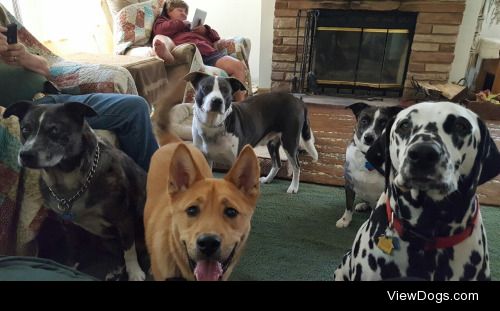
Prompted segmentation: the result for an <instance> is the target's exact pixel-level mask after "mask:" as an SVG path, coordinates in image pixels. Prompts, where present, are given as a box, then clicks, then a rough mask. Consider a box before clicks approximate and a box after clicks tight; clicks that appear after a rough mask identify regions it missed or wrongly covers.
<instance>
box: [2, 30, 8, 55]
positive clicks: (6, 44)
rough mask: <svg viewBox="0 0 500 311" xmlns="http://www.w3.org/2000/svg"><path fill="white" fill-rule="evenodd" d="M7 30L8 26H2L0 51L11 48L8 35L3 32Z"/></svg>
mask: <svg viewBox="0 0 500 311" xmlns="http://www.w3.org/2000/svg"><path fill="white" fill-rule="evenodd" d="M5 31H7V28H5V27H2V26H0V53H2V52H5V51H7V49H8V48H9V44H8V43H7V37H6V36H5V35H4V34H3V33H2V32H5Z"/></svg>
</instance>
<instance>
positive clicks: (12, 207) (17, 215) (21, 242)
mask: <svg viewBox="0 0 500 311" xmlns="http://www.w3.org/2000/svg"><path fill="white" fill-rule="evenodd" d="M4 110H5V109H4V108H3V107H0V148H1V149H0V177H1V178H0V255H25V256H28V255H35V253H36V246H35V245H34V243H33V240H34V238H35V236H36V233H37V232H38V230H39V229H40V226H41V223H42V221H43V220H44V219H45V216H46V211H45V209H43V208H42V202H43V201H42V195H41V193H40V188H39V178H40V174H39V172H38V171H35V170H30V169H23V168H21V167H20V166H19V164H18V163H17V153H18V150H19V147H20V146H21V142H20V137H19V135H20V131H19V122H18V121H17V118H16V117H10V118H8V119H4V118H3V117H2V115H3V111H4Z"/></svg>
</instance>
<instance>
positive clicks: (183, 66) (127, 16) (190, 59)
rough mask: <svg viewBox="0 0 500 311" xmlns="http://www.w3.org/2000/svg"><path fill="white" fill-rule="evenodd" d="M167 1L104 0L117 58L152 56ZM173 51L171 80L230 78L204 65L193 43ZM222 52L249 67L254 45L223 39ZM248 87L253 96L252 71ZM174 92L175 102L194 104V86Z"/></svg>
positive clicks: (233, 39) (242, 41) (168, 73)
mask: <svg viewBox="0 0 500 311" xmlns="http://www.w3.org/2000/svg"><path fill="white" fill-rule="evenodd" d="M164 1H165V0H149V1H140V0H101V7H102V9H103V12H104V15H105V17H106V20H107V23H108V26H109V27H110V30H111V32H112V33H113V41H114V42H113V46H114V52H115V54H117V55H129V56H141V57H151V56H152V55H153V53H152V49H151V31H152V27H153V23H154V20H155V19H156V17H157V16H158V15H160V13H161V10H162V8H163V3H164ZM172 46H173V49H172V50H171V53H172V55H173V56H174V59H175V61H174V63H173V64H169V65H166V70H167V75H168V77H169V78H170V77H173V78H174V79H178V78H179V77H182V76H184V75H185V74H187V73H189V72H193V71H202V72H207V73H210V74H214V75H220V76H227V74H226V73H225V72H224V71H223V70H221V69H219V68H215V67H211V66H206V65H204V64H203V60H202V57H201V54H200V53H199V51H198V49H197V48H196V46H195V45H193V44H181V45H179V46H175V45H174V44H173V43H172ZM216 47H217V48H218V49H221V50H222V49H226V50H227V52H228V54H229V55H231V56H233V57H235V58H237V59H239V60H240V61H242V62H244V63H245V65H246V67H247V68H249V65H248V59H249V55H250V49H251V44H250V40H249V39H248V38H243V37H236V38H230V39H226V40H220V41H219V42H217V43H216ZM244 82H245V85H246V87H247V89H248V93H249V95H251V94H252V86H251V76H250V71H249V70H248V71H247V74H246V79H245V81H244ZM180 90H181V91H180V92H177V93H174V94H173V96H174V97H175V99H171V100H173V101H174V102H178V103H181V102H183V103H186V102H193V101H194V100H193V94H194V92H193V90H192V88H191V86H190V84H186V85H185V87H184V88H180Z"/></svg>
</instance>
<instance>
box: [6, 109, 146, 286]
mask: <svg viewBox="0 0 500 311" xmlns="http://www.w3.org/2000/svg"><path fill="white" fill-rule="evenodd" d="M12 115H15V116H17V117H18V118H19V123H20V127H21V134H22V146H21V148H20V151H19V156H18V161H19V164H20V165H22V166H25V167H28V168H32V169H38V170H41V179H40V188H41V192H42V196H43V200H44V206H45V207H47V208H49V209H50V210H52V211H53V212H55V213H56V214H57V215H59V216H60V217H61V218H62V219H64V220H65V221H69V222H71V223H73V224H75V225H77V226H79V227H81V228H82V229H84V230H85V231H87V232H89V233H91V234H93V235H95V236H97V237H99V238H102V239H108V240H112V241H115V240H116V241H118V242H117V243H120V249H122V250H123V258H124V261H125V267H126V271H127V273H128V278H129V280H134V281H142V280H144V279H145V273H144V272H143V270H142V269H141V267H140V266H139V263H138V260H137V252H136V238H137V239H138V240H137V241H143V239H144V226H143V221H142V213H143V209H144V204H145V198H146V173H145V172H144V171H143V169H142V168H140V167H139V166H138V165H137V164H136V163H135V162H134V161H133V160H132V159H130V158H129V157H128V156H127V155H126V154H125V153H123V152H122V151H121V150H119V149H117V148H114V147H112V146H109V145H107V144H106V143H104V142H103V141H101V140H100V139H99V138H98V137H97V136H96V134H95V133H94V132H93V131H92V129H91V128H90V127H89V125H88V124H87V122H86V121H85V117H92V116H96V115H97V113H96V112H95V111H94V110H93V109H92V108H91V107H89V106H87V105H85V104H82V103H77V102H69V103H64V104H62V103H61V104H51V105H41V104H40V105H35V104H33V103H32V102H29V101H22V102H18V103H15V104H13V105H11V106H10V107H8V108H7V110H6V111H5V113H4V115H3V117H4V118H7V117H9V116H12Z"/></svg>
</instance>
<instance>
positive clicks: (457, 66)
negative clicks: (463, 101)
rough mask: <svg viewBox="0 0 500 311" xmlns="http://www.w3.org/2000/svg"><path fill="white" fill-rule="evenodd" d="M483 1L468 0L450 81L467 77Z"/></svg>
mask: <svg viewBox="0 0 500 311" xmlns="http://www.w3.org/2000/svg"><path fill="white" fill-rule="evenodd" d="M481 2H482V1H479V0H467V1H466V4H465V11H464V17H463V19H462V25H460V30H459V33H458V37H457V43H456V45H455V59H454V60H453V63H452V64H451V70H450V77H449V81H450V82H457V81H458V80H460V79H462V78H463V77H465V74H466V72H465V71H466V70H467V64H468V62H469V56H470V49H471V46H472V40H473V39H474V32H475V31H476V26H477V18H478V16H479V11H480V9H481Z"/></svg>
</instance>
